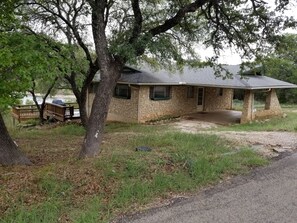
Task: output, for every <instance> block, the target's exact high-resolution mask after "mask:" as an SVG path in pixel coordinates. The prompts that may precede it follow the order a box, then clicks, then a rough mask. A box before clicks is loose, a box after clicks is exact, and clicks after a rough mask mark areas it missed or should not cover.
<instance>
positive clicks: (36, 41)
mask: <svg viewBox="0 0 297 223" xmlns="http://www.w3.org/2000/svg"><path fill="white" fill-rule="evenodd" d="M57 49H60V50H58V51H57ZM67 54H69V53H68V49H67V48H65V47H64V46H63V45H62V44H61V43H59V42H56V41H54V40H52V39H50V38H48V37H47V36H41V35H32V34H27V33H24V32H2V33H0V61H1V64H0V103H1V105H2V108H5V107H7V106H8V105H11V104H13V103H14V101H15V100H16V99H18V98H19V97H22V96H23V95H24V94H25V92H26V91H27V90H29V89H31V88H32V86H31V85H32V81H33V80H38V79H39V80H42V82H41V83H42V85H46V83H52V81H53V80H54V79H55V78H56V77H58V76H63V75H65V74H66V73H68V72H69V69H70V67H71V63H70V62H69V60H68V59H67V58H69V55H67Z"/></svg>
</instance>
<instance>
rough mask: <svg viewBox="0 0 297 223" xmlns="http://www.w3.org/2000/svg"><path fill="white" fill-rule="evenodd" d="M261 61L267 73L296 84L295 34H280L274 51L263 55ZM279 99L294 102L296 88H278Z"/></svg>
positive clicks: (296, 44) (296, 52) (296, 45)
mask: <svg viewBox="0 0 297 223" xmlns="http://www.w3.org/2000/svg"><path fill="white" fill-rule="evenodd" d="M262 63H263V65H264V67H265V71H266V74H267V75H269V76H271V77H274V78H277V79H280V80H283V81H288V82H291V83H294V84H297V35H296V34H287V35H283V36H281V37H280V38H279V39H278V40H277V44H276V46H275V49H274V51H273V52H272V53H270V54H269V55H268V56H266V57H264V58H263V59H262ZM279 100H280V101H281V102H287V103H292V102H294V103H296V102H297V89H286V90H279Z"/></svg>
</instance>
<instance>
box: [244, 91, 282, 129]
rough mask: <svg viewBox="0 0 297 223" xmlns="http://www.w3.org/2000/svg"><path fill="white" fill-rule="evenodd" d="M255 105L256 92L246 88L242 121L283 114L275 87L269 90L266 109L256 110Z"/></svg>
mask: <svg viewBox="0 0 297 223" xmlns="http://www.w3.org/2000/svg"><path fill="white" fill-rule="evenodd" d="M253 105H254V92H253V91H252V90H246V91H245V96H244V103H243V109H242V115H241V120H240V123H247V122H251V121H253V120H257V119H263V118H269V117H272V116H280V115H282V114H283V112H282V109H281V106H280V104H279V101H278V98H277V95H276V91H275V89H271V90H270V91H269V92H268V94H267V96H266V102H265V108H264V109H262V110H256V109H254V106H253Z"/></svg>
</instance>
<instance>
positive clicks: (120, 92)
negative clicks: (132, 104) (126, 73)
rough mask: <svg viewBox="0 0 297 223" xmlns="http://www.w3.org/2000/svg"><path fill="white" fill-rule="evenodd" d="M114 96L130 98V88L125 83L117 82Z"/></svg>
mask: <svg viewBox="0 0 297 223" xmlns="http://www.w3.org/2000/svg"><path fill="white" fill-rule="evenodd" d="M114 97H115V98H123V99H130V98H131V88H130V87H129V85H127V84H117V85H116V87H115V89H114Z"/></svg>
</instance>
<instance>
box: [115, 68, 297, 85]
mask: <svg viewBox="0 0 297 223" xmlns="http://www.w3.org/2000/svg"><path fill="white" fill-rule="evenodd" d="M224 68H225V69H227V70H228V72H229V73H231V74H233V75H232V77H231V78H226V72H225V71H222V73H221V76H219V77H216V76H215V74H214V73H215V72H214V70H213V68H211V67H205V68H189V67H184V68H183V70H182V71H174V72H168V71H166V70H153V69H151V68H149V67H144V68H142V69H134V68H133V72H124V73H123V74H122V75H121V78H120V79H119V81H118V83H126V84H134V85H191V86H202V87H203V86H205V87H220V88H237V89H251V90H252V89H267V88H297V85H294V84H291V83H288V82H285V81H280V80H277V79H274V78H270V77H267V76H262V75H240V74H239V73H240V71H241V70H240V66H239V65H228V66H224Z"/></svg>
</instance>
